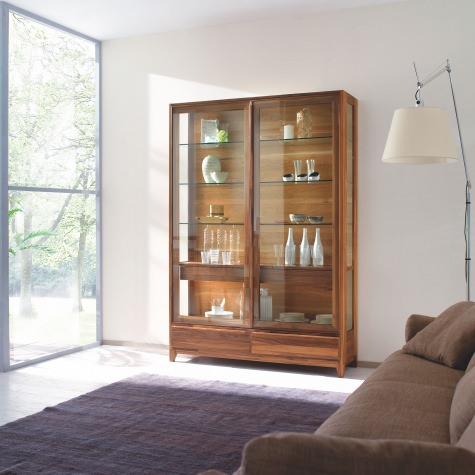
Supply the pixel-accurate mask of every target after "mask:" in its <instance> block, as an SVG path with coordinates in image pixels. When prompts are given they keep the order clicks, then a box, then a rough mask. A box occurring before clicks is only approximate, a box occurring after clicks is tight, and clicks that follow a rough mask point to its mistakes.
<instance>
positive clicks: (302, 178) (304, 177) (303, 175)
mask: <svg viewBox="0 0 475 475" xmlns="http://www.w3.org/2000/svg"><path fill="white" fill-rule="evenodd" d="M295 180H296V181H307V174H306V173H300V175H297V178H296V179H295Z"/></svg>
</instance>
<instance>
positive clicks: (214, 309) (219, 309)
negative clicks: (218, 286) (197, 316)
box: [211, 305, 223, 315]
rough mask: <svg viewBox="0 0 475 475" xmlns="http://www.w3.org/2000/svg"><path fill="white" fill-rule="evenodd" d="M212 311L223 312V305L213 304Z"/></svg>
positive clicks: (218, 313)
mask: <svg viewBox="0 0 475 475" xmlns="http://www.w3.org/2000/svg"><path fill="white" fill-rule="evenodd" d="M211 313H214V314H215V315H220V314H221V313H223V307H221V305H212V306H211Z"/></svg>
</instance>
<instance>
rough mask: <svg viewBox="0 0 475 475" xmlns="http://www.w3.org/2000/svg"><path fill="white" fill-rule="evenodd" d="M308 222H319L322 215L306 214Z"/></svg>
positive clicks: (321, 219)
mask: <svg viewBox="0 0 475 475" xmlns="http://www.w3.org/2000/svg"><path fill="white" fill-rule="evenodd" d="M307 219H308V222H309V223H310V224H319V223H321V222H322V221H323V216H307Z"/></svg>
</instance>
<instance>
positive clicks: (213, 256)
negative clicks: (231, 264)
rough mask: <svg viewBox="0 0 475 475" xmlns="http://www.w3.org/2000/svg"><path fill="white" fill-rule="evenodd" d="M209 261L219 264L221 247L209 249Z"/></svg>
mask: <svg viewBox="0 0 475 475" xmlns="http://www.w3.org/2000/svg"><path fill="white" fill-rule="evenodd" d="M209 263H210V264H212V265H214V266H216V265H218V264H219V249H217V248H212V249H210V250H209Z"/></svg>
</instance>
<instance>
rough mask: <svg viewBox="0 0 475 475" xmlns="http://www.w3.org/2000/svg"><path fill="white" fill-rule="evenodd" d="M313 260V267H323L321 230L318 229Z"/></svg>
mask: <svg viewBox="0 0 475 475" xmlns="http://www.w3.org/2000/svg"><path fill="white" fill-rule="evenodd" d="M312 259H313V265H314V266H315V267H316V266H323V245H322V240H321V238H320V228H317V229H316V231H315V242H314V243H313V249H312Z"/></svg>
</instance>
